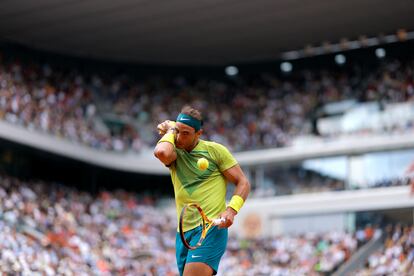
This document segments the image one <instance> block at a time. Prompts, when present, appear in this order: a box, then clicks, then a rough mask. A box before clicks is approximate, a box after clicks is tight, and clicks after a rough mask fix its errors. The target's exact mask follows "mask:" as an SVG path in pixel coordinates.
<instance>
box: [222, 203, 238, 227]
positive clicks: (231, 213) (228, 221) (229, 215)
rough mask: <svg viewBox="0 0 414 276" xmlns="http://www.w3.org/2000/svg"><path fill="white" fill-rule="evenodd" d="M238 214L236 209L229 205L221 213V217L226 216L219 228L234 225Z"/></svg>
mask: <svg viewBox="0 0 414 276" xmlns="http://www.w3.org/2000/svg"><path fill="white" fill-rule="evenodd" d="M236 215H237V212H236V210H234V209H233V208H231V207H227V209H226V210H225V211H224V212H223V213H221V214H220V216H219V217H220V218H224V221H223V222H222V223H220V224H219V225H218V227H219V228H229V227H230V226H232V224H233V221H234V217H235V216H236Z"/></svg>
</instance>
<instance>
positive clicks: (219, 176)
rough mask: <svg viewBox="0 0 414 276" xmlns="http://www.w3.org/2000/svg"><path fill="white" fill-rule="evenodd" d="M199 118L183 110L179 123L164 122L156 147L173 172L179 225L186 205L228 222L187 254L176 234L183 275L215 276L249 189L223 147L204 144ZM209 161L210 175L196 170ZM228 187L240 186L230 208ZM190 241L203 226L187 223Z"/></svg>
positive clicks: (194, 110)
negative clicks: (195, 204)
mask: <svg viewBox="0 0 414 276" xmlns="http://www.w3.org/2000/svg"><path fill="white" fill-rule="evenodd" d="M202 125H203V121H202V116H201V113H200V112H199V111H198V110H196V109H194V108H192V107H190V106H184V107H183V109H182V110H181V113H180V114H179V115H178V117H177V119H176V121H175V122H174V121H168V120H167V121H165V122H163V123H161V124H159V125H158V126H157V128H158V130H159V132H160V134H161V135H163V136H162V138H161V139H160V140H159V142H158V143H157V145H156V147H155V150H154V154H155V156H156V157H157V158H158V159H159V160H160V161H161V162H162V163H163V164H165V165H166V166H167V167H169V169H170V174H171V179H172V183H173V186H174V193H175V202H176V208H177V222H178V220H179V216H180V212H181V209H182V208H183V206H184V205H185V204H188V203H198V204H200V206H201V208H202V209H203V210H204V212H205V213H206V215H207V217H209V218H217V217H221V218H224V222H222V223H221V224H220V225H218V226H214V227H213V228H212V229H211V230H210V231H209V232H208V233H207V236H206V238H205V240H204V241H203V244H202V245H201V246H200V247H198V248H197V249H195V250H189V249H187V248H186V247H185V246H184V245H183V243H182V242H181V239H180V235H179V233H178V230H177V235H176V242H175V243H176V258H177V265H178V270H179V273H180V275H184V276H190V275H196V276H203V275H215V274H216V273H217V270H218V266H219V262H220V259H221V257H222V256H223V254H224V251H225V249H226V245H227V237H228V233H227V231H228V229H227V228H228V227H230V226H231V225H232V224H233V221H234V217H235V216H236V215H237V213H238V212H239V211H240V208H241V207H242V206H243V203H244V202H245V200H246V198H247V196H248V194H249V192H250V184H249V182H248V180H247V178H246V177H245V175H244V173H243V171H242V169H241V168H240V166H239V165H238V163H237V161H236V160H235V158H234V157H233V155H232V154H231V153H230V152H229V150H228V149H227V148H226V147H224V146H223V145H221V144H218V143H215V142H211V141H205V140H201V139H200V136H201V134H202V133H203V130H202ZM202 157H204V158H206V159H207V160H208V161H209V165H208V168H207V169H206V170H200V169H199V168H198V166H197V161H198V159H199V158H202ZM227 182H230V183H233V184H234V185H236V188H235V191H234V194H233V197H232V198H231V200H230V202H229V204H228V205H227V206H226V202H225V196H226V185H227ZM184 231H185V237H186V239H187V240H189V241H190V243H191V240H197V241H198V239H199V238H200V235H201V226H199V225H191V224H189V223H185V224H184Z"/></svg>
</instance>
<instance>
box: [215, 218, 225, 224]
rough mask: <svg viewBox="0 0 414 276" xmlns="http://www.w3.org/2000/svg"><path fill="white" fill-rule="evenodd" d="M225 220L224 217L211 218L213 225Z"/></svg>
mask: <svg viewBox="0 0 414 276" xmlns="http://www.w3.org/2000/svg"><path fill="white" fill-rule="evenodd" d="M225 221H226V219H225V218H216V219H213V224H214V225H219V224H221V223H222V222H225Z"/></svg>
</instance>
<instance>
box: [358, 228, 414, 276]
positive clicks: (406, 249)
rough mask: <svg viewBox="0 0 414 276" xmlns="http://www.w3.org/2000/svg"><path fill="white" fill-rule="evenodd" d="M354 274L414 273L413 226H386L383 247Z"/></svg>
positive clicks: (364, 275) (363, 275)
mask: <svg viewBox="0 0 414 276" xmlns="http://www.w3.org/2000/svg"><path fill="white" fill-rule="evenodd" d="M355 275H357V276H368V275H404V276H405V275H407V276H408V275H414V226H405V227H403V226H402V225H399V224H398V225H396V226H395V227H391V226H390V227H388V228H387V231H386V238H385V242H384V245H383V247H382V248H381V249H380V250H377V251H376V252H374V253H373V254H371V256H369V257H368V260H367V262H366V265H365V268H363V269H360V270H358V271H357V272H356V273H355Z"/></svg>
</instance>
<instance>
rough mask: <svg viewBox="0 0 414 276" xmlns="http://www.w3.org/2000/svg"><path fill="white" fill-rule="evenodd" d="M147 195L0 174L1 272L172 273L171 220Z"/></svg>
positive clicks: (66, 273)
mask: <svg viewBox="0 0 414 276" xmlns="http://www.w3.org/2000/svg"><path fill="white" fill-rule="evenodd" d="M153 205H154V203H153V201H152V200H151V198H148V197H144V198H139V197H137V195H136V194H133V193H128V192H122V191H118V192H101V193H100V194H99V195H97V196H92V195H91V194H88V193H86V192H81V191H77V190H75V189H73V188H68V187H65V186H62V185H58V184H51V183H43V182H40V181H30V182H25V181H21V180H18V179H16V178H12V177H9V176H6V175H1V177H0V214H2V217H1V219H0V271H1V272H3V273H8V274H10V275H18V274H20V275H56V274H59V275H176V266H175V263H174V252H175V249H174V247H175V243H174V239H175V224H176V223H175V219H173V218H172V217H171V216H168V215H165V214H162V213H160V211H159V210H157V209H156V208H155V207H154V206H153Z"/></svg>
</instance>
